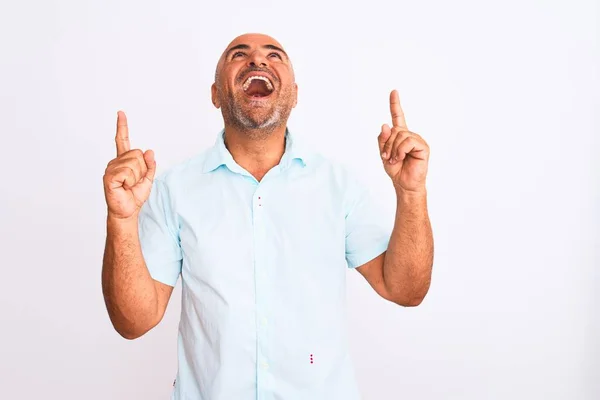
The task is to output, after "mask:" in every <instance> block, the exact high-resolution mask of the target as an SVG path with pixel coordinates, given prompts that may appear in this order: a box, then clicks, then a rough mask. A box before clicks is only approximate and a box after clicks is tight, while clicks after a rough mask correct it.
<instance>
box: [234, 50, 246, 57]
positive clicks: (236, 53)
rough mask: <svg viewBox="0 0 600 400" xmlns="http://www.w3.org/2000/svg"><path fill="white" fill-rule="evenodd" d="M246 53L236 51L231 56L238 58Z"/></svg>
mask: <svg viewBox="0 0 600 400" xmlns="http://www.w3.org/2000/svg"><path fill="white" fill-rule="evenodd" d="M245 55H246V53H244V52H243V51H236V52H235V53H233V56H231V58H236V57H239V56H245Z"/></svg>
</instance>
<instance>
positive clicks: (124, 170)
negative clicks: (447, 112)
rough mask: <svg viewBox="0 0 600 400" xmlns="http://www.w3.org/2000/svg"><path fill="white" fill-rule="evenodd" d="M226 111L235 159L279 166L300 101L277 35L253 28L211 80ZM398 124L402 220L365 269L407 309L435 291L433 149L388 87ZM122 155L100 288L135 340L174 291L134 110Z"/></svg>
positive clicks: (108, 189) (119, 137)
mask: <svg viewBox="0 0 600 400" xmlns="http://www.w3.org/2000/svg"><path fill="white" fill-rule="evenodd" d="M257 71H259V72H261V73H263V74H266V75H267V76H268V77H269V79H270V80H271V82H272V83H273V85H274V91H273V93H271V94H270V95H269V96H268V97H267V98H264V99H252V98H250V97H248V96H247V95H246V94H245V93H244V91H243V89H242V85H243V82H244V81H245V80H246V78H247V77H248V76H249V74H250V73H256V72H257ZM211 98H212V102H213V104H214V106H215V107H216V108H218V109H220V110H221V113H222V115H223V121H224V125H225V145H226V146H227V148H228V150H229V152H230V153H231V155H232V156H233V158H234V160H235V161H236V162H237V163H238V164H239V165H240V166H241V167H243V168H244V169H246V170H247V171H248V172H249V173H250V174H252V175H253V176H254V177H255V178H256V179H257V180H259V181H260V180H261V179H262V178H263V177H264V175H265V174H266V173H267V172H268V171H269V170H270V169H271V168H273V167H274V166H276V165H277V164H279V161H280V160H281V157H282V156H283V153H284V149H285V131H286V126H287V120H288V117H289V115H290V112H291V110H292V109H293V108H294V107H295V106H296V104H297V99H298V85H297V84H296V82H295V77H294V71H293V68H292V64H291V61H290V60H289V58H288V56H287V54H285V51H284V50H283V46H282V45H281V44H280V43H279V42H277V41H276V40H275V39H273V38H272V37H269V36H266V35H262V34H246V35H242V36H239V37H237V38H235V39H234V40H233V41H232V42H231V43H230V44H229V45H228V46H227V47H226V49H225V51H224V52H223V54H222V55H221V57H220V59H219V61H218V63H217V68H216V73H215V83H214V84H213V85H212V87H211ZM390 112H391V116H392V126H391V127H390V126H388V125H387V124H386V125H383V126H382V129H381V133H380V135H379V136H378V143H379V151H380V154H381V159H382V163H383V167H384V170H385V172H386V173H387V174H388V176H389V177H390V178H391V180H392V184H393V185H394V188H395V191H396V200H397V208H396V217H395V223H394V229H393V232H392V235H391V238H390V244H389V246H388V249H387V251H386V252H385V253H383V254H382V255H380V256H379V257H377V258H375V259H373V260H371V261H370V262H368V263H366V264H364V265H362V266H360V267H358V268H357V271H358V272H360V273H361V274H362V275H363V276H364V277H365V279H366V280H367V281H368V282H369V284H370V285H371V286H372V287H373V289H374V290H375V291H376V292H377V293H378V294H379V295H380V296H381V297H383V298H384V299H386V300H389V301H392V302H394V303H397V304H399V305H403V306H416V305H418V304H420V303H421V301H422V300H423V298H424V297H425V295H426V293H427V291H428V290H429V285H430V281H431V269H432V264H433V237H432V232H431V225H430V222H429V217H428V212H427V191H426V188H425V181H426V175H427V166H428V162H429V146H428V145H427V143H426V142H425V141H424V140H423V138H422V137H421V136H419V135H418V134H416V133H414V132H411V131H409V130H408V127H407V125H406V120H405V118H404V114H403V112H402V108H401V106H400V100H399V97H398V93H397V92H396V91H392V93H391V94H390ZM115 143H116V149H117V155H116V158H115V159H113V160H111V161H110V162H109V163H108V165H107V168H106V170H105V173H104V177H103V183H104V193H105V199H106V204H107V237H106V245H105V251H104V258H103V266H102V291H103V295H104V300H105V304H106V307H107V310H108V314H109V317H110V320H111V322H112V324H113V326H114V327H115V330H116V331H117V332H118V333H119V334H121V336H123V337H124V338H127V339H135V338H138V337H140V336H142V335H144V334H145V333H146V332H148V331H149V330H150V329H152V328H153V327H154V326H156V325H157V324H158V323H159V322H160V321H161V320H162V318H163V316H164V313H165V311H166V307H167V304H168V302H169V299H170V297H171V294H172V291H173V288H172V287H171V286H168V285H165V284H163V283H161V282H158V281H155V280H154V279H152V277H151V276H150V273H149V272H148V269H147V267H146V264H145V261H144V259H143V255H142V251H141V245H140V241H139V232H138V216H139V212H140V209H141V207H142V205H143V204H144V202H145V201H146V200H147V199H148V196H149V194H150V189H151V187H152V183H153V180H154V176H155V173H156V161H155V159H154V152H153V151H152V150H147V151H145V152H143V151H142V150H139V149H133V150H132V149H131V145H130V141H129V129H128V126H127V117H126V116H125V113H124V112H122V111H119V112H117V133H116V136H115Z"/></svg>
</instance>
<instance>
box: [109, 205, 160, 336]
mask: <svg viewBox="0 0 600 400" xmlns="http://www.w3.org/2000/svg"><path fill="white" fill-rule="evenodd" d="M102 292H103V294H104V301H105V303H106V308H107V310H108V314H109V316H110V320H111V322H112V324H113V326H114V327H115V329H116V330H117V332H119V334H121V336H123V337H125V338H127V339H134V338H137V337H139V336H141V335H143V334H144V333H146V332H147V331H148V330H150V329H151V328H152V327H153V326H154V325H156V323H157V316H158V295H157V291H156V286H155V283H154V280H153V279H152V277H151V276H150V273H149V272H148V268H147V267H146V263H145V262H144V258H143V255H142V249H141V245H140V240H139V236H138V222H137V216H135V218H132V219H130V220H127V221H123V220H118V219H113V218H111V217H108V218H107V234H106V246H105V250H104V259H103V263H102Z"/></svg>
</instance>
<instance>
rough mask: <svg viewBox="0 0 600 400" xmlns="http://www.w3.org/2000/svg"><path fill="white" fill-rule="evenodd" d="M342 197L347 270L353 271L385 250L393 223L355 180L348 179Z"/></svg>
mask: <svg viewBox="0 0 600 400" xmlns="http://www.w3.org/2000/svg"><path fill="white" fill-rule="evenodd" d="M345 196H346V199H347V201H346V204H347V211H346V261H347V263H348V267H349V268H356V267H360V266H361V265H363V264H365V263H367V262H369V261H371V260H372V259H374V258H376V257H377V256H379V255H380V254H382V253H383V252H384V251H386V250H387V247H388V244H389V241H390V236H391V233H392V232H391V230H392V225H393V221H388V219H390V218H388V217H386V215H385V213H384V212H383V210H382V208H381V207H380V206H379V205H378V204H376V202H375V201H374V198H373V196H372V194H371V193H370V192H369V191H368V190H367V189H366V188H365V187H364V185H362V184H360V183H359V182H358V181H355V180H351V183H350V184H349V185H348V187H347V189H346V194H345ZM392 218H393V217H392Z"/></svg>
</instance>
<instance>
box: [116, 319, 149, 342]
mask: <svg viewBox="0 0 600 400" xmlns="http://www.w3.org/2000/svg"><path fill="white" fill-rule="evenodd" d="M158 322H159V321H156V320H155V319H153V320H152V322H147V323H140V322H138V323H133V324H123V323H118V322H117V321H112V324H113V328H114V329H115V331H117V333H118V334H119V335H120V336H121V337H122V338H123V339H126V340H135V339H138V338H140V337H142V336H144V335H145V334H146V333H148V332H149V331H150V330H151V329H152V328H154V327H155V326H156V325H158Z"/></svg>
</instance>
